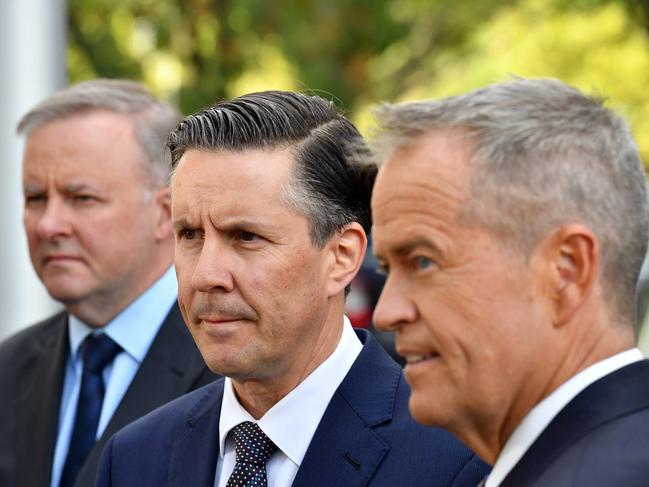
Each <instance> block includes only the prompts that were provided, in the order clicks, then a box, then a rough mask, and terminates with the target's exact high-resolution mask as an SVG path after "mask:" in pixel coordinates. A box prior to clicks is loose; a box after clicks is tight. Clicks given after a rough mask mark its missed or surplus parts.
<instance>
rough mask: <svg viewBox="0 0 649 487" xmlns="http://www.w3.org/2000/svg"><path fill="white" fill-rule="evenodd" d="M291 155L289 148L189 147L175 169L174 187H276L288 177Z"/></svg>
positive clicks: (181, 188) (177, 188)
mask: <svg viewBox="0 0 649 487" xmlns="http://www.w3.org/2000/svg"><path fill="white" fill-rule="evenodd" d="M292 166H293V156H292V154H291V153H290V152H289V151H288V150H285V149H284V150H261V149H250V150H243V151H217V152H211V151H203V150H195V149H192V150H188V151H187V152H185V154H183V156H182V157H181V159H180V161H179V162H178V165H177V167H176V170H175V171H174V175H173V180H172V186H173V188H174V190H178V191H181V190H185V189H201V188H206V189H212V190H213V189H218V190H219V191H223V192H231V191H236V192H240V191H243V192H248V191H249V192H257V191H264V192H269V191H277V190H279V189H281V187H282V186H283V184H284V183H285V182H286V181H287V180H288V175H289V172H290V170H291V168H292Z"/></svg>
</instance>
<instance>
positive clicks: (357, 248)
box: [327, 222, 367, 297]
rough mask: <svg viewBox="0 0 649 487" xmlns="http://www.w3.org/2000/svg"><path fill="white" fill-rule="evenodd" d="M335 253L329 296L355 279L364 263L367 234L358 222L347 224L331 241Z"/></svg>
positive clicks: (330, 274)
mask: <svg viewBox="0 0 649 487" xmlns="http://www.w3.org/2000/svg"><path fill="white" fill-rule="evenodd" d="M330 244H331V251H332V255H333V259H332V265H331V268H330V271H329V279H328V284H327V287H328V289H327V291H328V293H327V294H328V296H329V297H332V296H336V295H338V294H339V293H341V292H343V291H344V289H345V287H346V286H347V285H348V284H349V283H350V282H351V281H352V279H354V277H355V276H356V274H357V273H358V270H359V269H360V267H361V264H362V263H363V258H364V257H365V251H366V249H367V235H366V234H365V231H364V230H363V227H361V226H360V224H358V223H356V222H352V223H350V224H348V225H345V227H343V228H342V229H341V230H339V231H338V232H337V234H336V235H335V236H334V238H333V239H332V240H331V242H330Z"/></svg>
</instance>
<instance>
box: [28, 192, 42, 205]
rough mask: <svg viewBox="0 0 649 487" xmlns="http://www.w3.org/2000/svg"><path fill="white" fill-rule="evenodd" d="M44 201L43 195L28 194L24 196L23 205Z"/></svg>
mask: <svg viewBox="0 0 649 487" xmlns="http://www.w3.org/2000/svg"><path fill="white" fill-rule="evenodd" d="M45 200H46V197H45V195H44V194H30V195H25V205H33V204H36V203H42V202H44V201H45Z"/></svg>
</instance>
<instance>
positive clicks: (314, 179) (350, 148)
mask: <svg viewBox="0 0 649 487" xmlns="http://www.w3.org/2000/svg"><path fill="white" fill-rule="evenodd" d="M168 146H169V150H170V152H171V161H172V168H173V169H175V167H176V165H177V164H178V161H179V160H180V158H181V157H182V156H183V154H184V153H185V152H186V151H187V150H192V149H193V150H202V151H208V152H219V151H235V152H239V151H245V150H250V149H264V150H266V149H267V150H276V149H277V150H283V149H286V150H289V151H290V152H291V153H292V154H293V156H294V158H295V165H294V167H293V168H292V169H291V173H290V176H289V181H288V182H287V184H286V185H285V187H284V197H285V199H286V201H287V203H288V204H289V205H291V206H292V207H293V208H294V209H295V210H297V211H298V212H300V213H302V214H304V215H305V216H306V217H307V218H308V219H309V234H310V238H311V241H312V242H313V244H314V245H317V246H320V247H322V246H323V245H324V244H325V243H326V242H327V241H328V240H329V238H330V237H331V236H332V235H333V234H334V233H335V232H336V231H337V230H339V229H341V228H342V227H344V226H345V225H347V224H348V223H351V222H358V223H359V224H360V225H361V226H362V227H363V229H364V230H365V232H367V233H369V231H370V228H371V224H372V222H371V214H370V197H371V192H372V186H373V184H374V178H375V176H376V166H375V165H361V164H359V163H357V162H355V161H357V160H358V153H359V152H363V151H366V146H365V143H364V141H363V139H362V137H361V135H360V134H359V133H358V131H357V130H356V128H355V127H354V126H353V125H352V123H351V122H350V121H349V120H347V119H346V118H345V117H344V116H343V115H342V114H340V113H339V112H338V110H336V107H335V106H334V104H333V103H332V102H329V101H327V100H324V99H323V98H320V97H318V96H308V95H304V94H300V93H293V92H287V91H264V92H260V93H250V94H247V95H243V96H240V97H238V98H235V99H233V100H226V101H221V102H219V103H216V104H215V105H213V106H211V107H209V108H206V109H205V110H202V111H200V112H198V113H195V114H193V115H190V116H189V117H187V118H185V120H183V121H182V122H180V124H179V125H178V127H177V128H176V129H175V130H174V131H173V132H172V133H171V134H170V135H169V140H168ZM260 170H261V171H263V168H260Z"/></svg>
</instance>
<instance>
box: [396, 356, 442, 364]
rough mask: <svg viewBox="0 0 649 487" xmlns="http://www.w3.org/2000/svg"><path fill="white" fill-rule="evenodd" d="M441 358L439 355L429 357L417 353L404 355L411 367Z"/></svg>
mask: <svg viewBox="0 0 649 487" xmlns="http://www.w3.org/2000/svg"><path fill="white" fill-rule="evenodd" d="M438 357H439V354H438V353H431V354H429V355H419V354H415V353H409V354H406V355H404V358H405V359H406V363H407V364H409V365H414V364H419V363H421V362H426V361H428V360H433V359H436V358H438Z"/></svg>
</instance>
